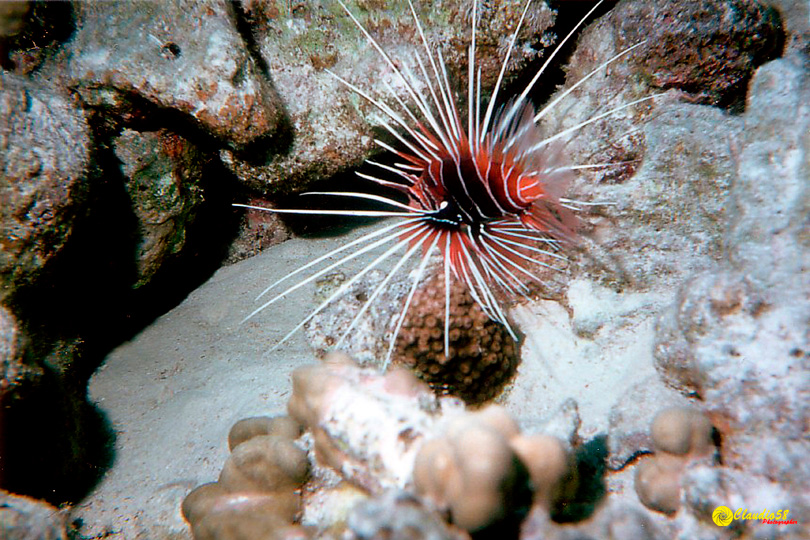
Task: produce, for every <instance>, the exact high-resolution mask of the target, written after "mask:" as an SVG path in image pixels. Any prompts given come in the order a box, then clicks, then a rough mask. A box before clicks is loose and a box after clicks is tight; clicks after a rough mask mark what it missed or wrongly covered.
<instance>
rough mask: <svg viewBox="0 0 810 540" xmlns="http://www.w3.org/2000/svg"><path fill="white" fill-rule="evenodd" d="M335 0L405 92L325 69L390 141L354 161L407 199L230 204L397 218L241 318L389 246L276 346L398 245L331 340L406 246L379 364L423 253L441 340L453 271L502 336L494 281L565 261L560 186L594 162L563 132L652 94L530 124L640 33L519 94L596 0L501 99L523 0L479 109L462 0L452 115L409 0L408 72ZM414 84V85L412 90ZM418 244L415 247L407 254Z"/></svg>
mask: <svg viewBox="0 0 810 540" xmlns="http://www.w3.org/2000/svg"><path fill="white" fill-rule="evenodd" d="M336 1H337V2H338V3H339V4H340V5H341V7H342V8H343V10H344V11H345V12H346V13H347V15H348V16H349V17H350V18H351V20H352V21H353V22H354V23H355V25H357V27H358V28H359V29H360V31H361V32H362V33H363V35H364V36H365V38H366V39H367V40H368V42H369V44H370V45H371V46H372V47H373V48H374V49H375V50H376V51H377V52H378V53H379V55H380V58H381V59H382V60H383V61H384V62H385V63H386V64H387V65H388V67H389V68H390V69H391V70H392V71H393V72H394V73H395V74H396V76H398V77H399V78H400V80H401V81H402V83H403V86H404V88H405V92H406V94H407V101H406V100H403V99H402V98H401V97H400V96H399V95H398V94H397V93H396V92H395V91H394V89H393V88H392V87H391V86H390V85H386V88H387V91H388V92H389V94H390V96H389V97H390V98H391V100H393V101H394V102H396V104H397V107H396V108H393V107H391V106H389V105H388V104H387V103H386V102H385V101H382V100H381V99H378V98H376V97H374V96H372V95H371V94H369V93H367V92H365V91H364V90H362V89H361V88H359V87H358V86H356V85H354V84H352V83H351V82H349V81H347V80H345V79H344V78H342V77H340V76H339V75H337V74H335V73H333V72H331V71H329V73H330V74H331V75H333V76H334V77H335V78H336V79H337V80H338V81H340V82H341V83H342V84H343V85H345V86H346V87H347V88H349V89H351V90H352V91H353V92H355V93H356V94H358V95H359V96H361V97H362V98H364V99H366V100H367V101H368V102H370V103H371V104H372V105H373V106H375V107H376V108H377V109H379V110H380V111H381V112H382V113H383V114H384V115H385V117H386V118H387V119H388V120H387V121H385V122H383V124H382V125H383V127H384V128H385V129H386V130H387V131H388V132H389V133H390V134H391V135H392V136H393V137H394V139H396V141H397V146H398V147H397V148H395V147H393V146H391V145H388V144H387V143H385V142H383V141H380V140H376V141H375V142H376V143H377V144H378V145H379V146H381V147H383V148H384V149H386V150H388V151H389V152H391V153H392V154H394V155H395V156H396V157H397V158H398V159H399V160H398V161H395V162H394V163H393V165H387V164H383V163H378V162H374V161H371V160H369V161H368V163H370V164H371V165H373V166H375V167H377V168H378V169H380V170H381V171H382V173H385V175H386V177H385V178H384V177H381V176H380V177H378V176H374V175H369V174H364V173H360V172H358V173H357V174H358V176H360V177H362V178H365V179H367V180H370V181H372V182H375V183H377V184H379V185H382V186H384V187H387V188H391V189H394V190H396V191H399V192H400V193H404V194H405V195H407V198H408V204H404V203H401V202H399V201H396V200H394V199H391V198H388V197H382V196H379V195H373V194H369V193H357V192H319V193H318V194H321V195H333V196H340V197H350V198H356V199H367V200H372V201H376V202H379V203H383V204H385V205H387V206H389V207H390V208H392V210H389V211H382V210H302V209H280V208H263V207H254V206H249V205H242V204H237V205H235V206H241V207H245V208H252V209H257V210H264V211H268V212H276V213H292V214H316V215H317V214H320V215H324V214H336V215H346V216H367V217H395V218H398V220H397V221H396V222H395V223H393V224H387V225H385V226H384V227H382V228H381V229H378V230H376V231H374V232H372V233H369V234H366V235H365V236H363V237H361V238H358V239H357V240H354V241H352V242H349V243H347V244H346V245H343V246H341V247H339V248H337V249H335V250H333V251H331V252H329V253H326V254H324V255H323V256H321V257H318V258H316V259H315V260H313V261H311V262H309V263H307V264H305V265H304V266H302V267H301V268H299V269H298V270H296V271H294V272H292V273H291V274H289V275H287V276H286V277H284V278H283V279H281V280H279V281H278V282H276V283H273V284H272V285H270V286H269V287H268V288H267V289H265V290H264V291H263V292H262V294H261V295H259V298H263V297H264V296H265V295H267V294H268V293H269V292H270V291H271V290H273V289H275V288H276V287H277V286H278V285H280V284H281V283H282V282H284V281H286V280H287V279H290V278H292V277H293V276H298V275H300V274H302V273H303V272H306V271H313V270H314V269H315V268H316V267H317V266H318V265H320V264H322V263H325V262H326V261H328V260H330V259H331V258H333V257H335V256H337V255H339V254H341V253H344V252H347V253H348V254H346V255H343V256H342V257H340V258H339V259H338V260H337V261H336V262H333V263H330V264H327V265H326V266H325V267H324V268H321V269H319V270H317V271H314V272H313V273H312V274H311V275H309V276H308V277H306V278H304V279H301V280H300V281H298V282H297V283H296V284H294V285H291V286H289V287H288V288H286V289H285V290H283V291H282V292H280V293H278V294H276V295H275V296H274V297H272V298H271V299H270V300H267V301H266V302H264V303H263V304H262V305H261V306H259V307H258V308H256V309H255V310H254V311H253V312H252V313H250V315H248V316H247V317H246V318H245V320H247V319H249V318H251V317H253V316H254V315H256V314H257V313H259V312H260V311H262V310H264V309H265V308H267V307H268V306H270V305H272V304H273V303H275V302H277V301H278V300H280V299H282V298H284V297H285V296H287V295H288V294H290V293H292V292H293V291H295V290H297V289H299V288H300V287H302V286H304V285H306V284H308V283H311V282H312V281H314V280H316V279H318V278H320V277H321V276H323V275H324V274H326V273H327V272H330V271H333V270H334V269H335V268H337V267H339V266H341V265H342V264H344V263H346V262H348V261H350V260H353V259H356V258H358V257H360V256H362V255H365V254H366V253H369V252H371V251H372V250H377V249H380V248H382V247H384V246H390V247H388V248H387V249H386V250H385V251H384V252H383V253H382V254H381V255H379V256H378V257H377V258H375V259H374V260H373V261H372V262H371V263H370V264H368V265H367V266H366V267H365V268H364V269H363V270H362V271H360V272H359V273H358V274H356V275H355V276H353V277H352V278H350V279H348V280H347V281H346V282H345V283H344V284H343V285H342V286H340V287H339V288H338V289H337V290H336V291H335V292H334V293H333V294H332V295H331V296H330V297H329V298H327V299H326V300H325V301H324V302H323V303H321V304H320V305H319V306H318V307H317V308H315V310H313V311H312V312H311V313H310V314H309V315H308V316H307V317H306V318H305V319H304V320H303V321H301V322H300V323H299V324H298V325H297V326H296V327H295V328H293V329H292V330H291V331H290V332H289V333H288V334H287V335H286V336H284V337H283V338H282V339H281V340H280V342H279V343H278V344H277V345H276V347H278V346H279V345H281V344H282V343H284V342H286V341H287V340H288V339H289V338H290V337H291V336H292V335H293V334H294V333H295V332H297V331H298V330H299V329H301V328H302V327H303V326H304V325H306V324H307V323H308V322H309V321H310V320H312V318H313V317H315V316H316V315H317V314H318V313H320V312H321V311H323V310H324V309H325V308H326V307H327V306H328V305H329V304H331V303H332V302H333V301H334V300H336V299H337V298H339V297H340V296H342V295H343V294H344V293H346V292H347V291H348V290H349V289H350V287H352V286H353V285H354V284H355V283H356V282H357V281H358V280H360V279H361V278H362V277H363V276H364V275H366V274H367V273H368V272H370V271H371V270H373V269H374V268H377V267H379V266H380V265H381V264H382V263H383V262H384V261H386V260H388V259H389V258H391V257H392V256H393V255H394V254H395V253H397V252H400V251H402V250H404V251H405V253H404V255H401V256H400V258H399V260H398V261H397V262H396V263H395V264H394V266H393V269H392V270H390V272H389V273H388V274H387V275H386V277H385V278H384V279H383V280H382V282H381V283H380V284H379V285H378V286H377V287H376V288H375V290H374V292H373V293H371V294H370V295H369V297H368V299H367V300H366V303H365V304H364V306H363V307H362V308H361V310H360V312H359V313H358V314H357V315H356V316H355V318H354V320H353V321H352V323H351V324H350V325H349V328H348V329H347V330H346V331H345V333H344V335H343V337H342V338H341V339H340V340H339V341H338V342H337V344H336V345H335V347H340V346H341V344H342V343H343V341H344V339H345V337H346V336H347V335H349V334H350V332H351V331H352V330H353V329H354V328H355V326H356V324H357V323H358V321H359V320H360V318H361V317H362V316H363V314H364V313H365V312H366V311H367V310H368V308H369V306H370V305H371V304H372V302H374V300H375V299H376V298H377V297H378V296H379V295H380V294H381V292H382V291H384V290H385V288H386V287H387V286H388V284H389V283H390V282H391V280H392V279H393V278H394V276H395V275H397V273H398V272H399V271H400V270H401V269H402V268H403V267H404V266H405V265H406V264H407V263H408V262H409V261H411V260H412V259H414V257H415V256H416V258H417V259H418V260H419V262H418V264H417V268H416V271H415V272H413V273H412V274H411V276H412V281H413V282H412V284H411V285H410V288H409V291H408V294H407V296H406V299H405V302H404V305H403V308H402V310H401V312H400V314H399V316H398V320H397V324H396V328H395V330H394V332H393V335H392V337H391V340H390V343H389V347H388V355H387V357H386V359H385V362H384V367H385V366H387V365H388V362H389V361H390V358H391V354H392V352H393V349H394V344H395V342H396V338H397V335H398V334H399V331H400V329H401V328H402V324H403V321H404V320H405V316H406V314H407V312H408V309H409V307H410V304H411V301H412V299H413V297H414V294H415V292H416V290H417V288H418V286H419V284H420V282H421V281H422V279H423V277H424V276H425V274H426V270H427V267H428V260H429V259H430V258H431V256H432V254H433V253H434V252H439V253H440V254H441V256H442V260H443V271H444V272H443V273H444V289H445V317H444V323H445V328H444V350H445V354H446V353H447V351H448V349H449V343H448V335H449V324H450V289H451V280H459V281H461V282H462V283H463V284H464V285H465V286H466V288H467V290H468V291H469V293H470V295H471V296H472V298H473V299H474V300H475V302H476V303H477V304H478V305H479V306H480V307H481V309H482V310H483V311H484V312H485V313H486V314H487V315H488V316H489V317H490V318H491V319H493V320H495V321H497V322H499V323H501V324H503V325H504V326H505V327H506V329H507V330H508V332H509V333H510V334H511V335H512V337H513V338H515V339H517V337H516V333H515V332H514V331H513V329H512V328H511V326H510V324H509V321H508V320H507V317H506V314H505V311H504V309H503V308H502V306H501V305H500V303H499V301H498V299H497V295H496V292H502V293H506V294H507V295H511V296H512V297H515V296H527V294H528V293H529V290H530V289H529V286H528V285H527V284H528V283H531V282H536V283H539V284H541V285H542V284H543V279H541V277H539V276H538V272H540V273H542V272H541V271H542V270H543V269H552V270H561V269H562V268H561V267H560V266H558V265H557V264H555V262H559V263H561V264H564V263H565V261H566V260H567V259H566V257H565V255H563V254H562V253H561V248H562V245H564V244H571V243H575V242H576V229H577V221H578V219H577V217H576V214H575V212H576V211H578V210H579V209H580V207H579V205H578V204H577V203H576V201H571V200H569V199H564V198H562V197H561V193H562V192H563V191H564V189H565V186H566V185H567V183H568V181H569V180H570V179H571V177H572V176H573V175H574V174H575V172H576V170H578V169H582V168H588V167H594V166H600V165H580V166H574V165H572V164H570V163H568V162H567V161H566V159H565V157H564V156H563V152H562V147H563V146H564V142H565V139H566V137H568V136H570V135H571V134H573V133H575V132H577V131H578V130H580V129H581V128H583V127H584V126H587V125H589V124H591V123H593V122H596V121H599V120H601V119H602V118H605V117H607V116H609V115H612V114H615V113H617V112H619V111H621V110H623V109H626V108H628V107H631V106H633V105H635V104H637V103H640V102H643V101H646V100H649V99H653V98H655V97H656V96H655V95H653V96H648V97H644V98H641V99H638V100H635V101H632V102H630V103H626V104H624V105H622V106H620V107H617V108H614V109H611V110H609V111H606V112H603V113H601V114H598V115H595V116H593V117H591V118H589V119H588V120H586V121H584V122H581V123H579V124H577V125H575V126H572V127H570V128H567V129H565V130H563V131H561V132H559V133H556V134H554V135H552V136H549V137H544V136H543V135H542V133H541V130H540V129H539V128H538V127H537V123H538V121H539V120H540V119H541V118H542V117H543V116H544V115H545V114H546V112H547V111H549V110H550V109H551V108H552V107H554V106H555V105H556V104H557V103H558V102H559V101H560V100H562V99H565V98H566V97H567V96H568V95H569V94H570V93H571V92H572V91H573V90H575V89H576V88H577V87H578V86H580V85H581V84H582V83H584V82H585V81H586V80H587V79H589V78H590V77H592V76H593V75H595V74H596V73H598V72H600V71H601V70H603V69H605V68H606V67H607V66H608V65H609V64H611V63H613V62H615V61H616V60H618V59H620V58H622V57H624V56H625V55H627V54H629V53H630V52H631V51H633V50H634V49H635V48H636V47H639V46H640V45H642V44H643V42H641V43H637V44H636V45H634V46H632V47H629V48H628V49H625V50H624V51H622V52H620V53H619V54H617V55H616V56H614V57H613V58H611V59H609V60H608V61H606V62H604V63H603V64H601V65H600V66H598V67H597V68H596V69H594V70H593V71H592V72H590V73H589V74H587V75H586V76H585V77H583V78H582V79H580V80H579V81H578V82H577V83H575V84H574V85H572V86H571V87H569V88H568V89H567V90H566V91H565V92H563V93H562V94H560V95H559V96H558V97H557V98H556V99H555V100H554V101H552V102H551V103H549V104H548V105H546V106H545V107H544V108H543V109H541V110H540V111H539V112H537V111H535V109H534V106H533V105H532V103H531V102H530V101H529V99H528V96H529V94H530V92H531V90H532V88H533V87H534V85H535V84H536V82H537V81H538V79H539V78H540V76H541V75H542V74H543V73H544V71H545V70H546V68H547V67H548V65H549V64H550V62H551V61H552V60H553V59H554V57H555V56H556V55H557V53H558V52H559V51H560V50H561V48H562V47H563V46H564V45H565V43H566V42H567V41H568V40H569V39H570V38H571V37H572V36H573V35H575V33H576V32H577V30H578V29H579V28H580V26H582V25H583V24H584V22H585V21H586V20H587V19H588V18H589V17H590V16H591V15H592V14H593V12H594V11H595V10H597V9H598V8H599V6H600V5H601V4H602V1H600V2H598V3H597V4H596V5H595V6H594V7H593V8H592V9H591V10H590V11H588V13H587V14H585V16H584V17H582V19H581V20H580V21H579V23H578V24H577V25H576V26H575V27H574V28H573V29H572V30H571V31H570V32H569V33H568V34H567V35H566V36H565V38H564V39H563V40H562V41H561V42H560V43H559V44H558V45H557V46H556V48H555V49H554V50H553V51H552V53H551V54H550V55H549V57H548V58H547V59H546V60H545V62H544V63H543V65H542V66H541V67H540V69H539V70H538V71H537V73H536V74H535V75H534V77H533V78H532V80H531V81H530V82H529V84H528V85H527V86H526V88H525V89H524V90H523V92H521V93H520V94H519V95H518V96H516V97H514V98H512V99H509V100H506V101H503V102H500V101H499V92H500V90H501V86H502V83H503V78H504V74H505V72H506V68H507V65H508V63H509V59H510V57H511V54H512V51H513V50H514V48H515V43H516V41H517V37H518V34H519V32H520V29H521V27H522V25H523V22H524V19H525V17H526V13H527V12H528V10H529V7H530V5H531V0H528V1H527V2H526V5H525V7H524V9H523V11H522V14H521V17H520V21H519V22H518V25H517V27H516V29H515V32H514V34H513V35H512V37H511V41H510V44H509V48H508V50H507V52H506V54H505V56H504V59H503V62H502V64H501V69H500V72H499V75H498V79H497V82H496V84H495V88H494V90H493V92H492V95H491V97H490V99H489V102H488V104H487V106H486V108H483V107H482V103H481V101H482V100H481V72H480V68H479V69H476V67H475V66H476V63H475V55H476V26H477V23H478V0H473V9H472V24H471V29H470V32H471V43H470V47H469V49H468V55H469V62H468V66H469V68H468V77H467V79H468V80H467V104H468V107H467V110H466V111H465V112H466V119H465V120H466V121H465V120H462V117H461V114H460V113H459V110H458V108H457V106H456V103H455V99H454V93H453V91H452V89H451V87H450V82H449V79H448V76H447V69H446V67H445V64H444V60H443V58H442V55H441V50H440V49H439V50H438V51H437V52H436V53H435V54H434V53H433V52H432V50H431V48H430V46H429V45H428V41H427V38H426V37H425V33H424V31H423V28H422V25H421V23H420V21H419V17H418V16H417V14H416V10H415V9H414V6H413V3H412V2H411V0H408V4H409V6H410V11H411V14H412V16H413V20H414V23H415V26H416V28H417V30H418V34H419V37H420V40H421V45H422V49H423V50H422V51H421V53H419V51H416V52H415V58H416V62H417V64H418V67H419V74H420V76H421V78H420V79H418V80H417V79H416V76H415V75H414V74H413V72H412V71H411V70H404V69H403V68H400V67H399V65H398V63H397V62H395V61H394V60H393V59H392V58H391V57H390V56H389V55H388V53H387V52H386V51H385V50H384V49H383V48H382V47H381V46H380V45H379V43H378V42H377V41H376V40H375V39H374V37H373V36H372V35H371V34H370V33H369V32H368V30H367V29H366V28H365V27H364V26H363V25H362V24H361V23H360V21H359V20H358V19H357V18H356V17H355V16H354V14H353V13H352V12H351V11H350V10H349V9H348V8H347V7H346V5H345V4H344V3H343V2H342V1H341V0H336ZM423 56H424V58H423ZM327 71H328V70H327ZM417 88H422V89H425V90H422V91H420V90H417ZM425 93H426V94H427V95H425ZM418 253H419V254H420V255H417V254H418Z"/></svg>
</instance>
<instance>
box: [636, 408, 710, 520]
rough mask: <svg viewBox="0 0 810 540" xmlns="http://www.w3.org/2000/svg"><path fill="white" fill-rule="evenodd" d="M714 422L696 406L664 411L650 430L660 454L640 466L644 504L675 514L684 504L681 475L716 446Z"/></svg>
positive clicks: (638, 478)
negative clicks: (688, 466)
mask: <svg viewBox="0 0 810 540" xmlns="http://www.w3.org/2000/svg"><path fill="white" fill-rule="evenodd" d="M713 431H714V428H713V427H712V424H711V422H710V421H709V419H708V418H706V416H705V415H704V414H703V413H702V412H700V411H698V410H696V409H693V408H687V407H672V408H669V409H664V410H662V411H660V412H659V413H658V414H657V415H656V416H655V419H654V420H653V422H652V427H651V429H650V432H651V435H652V439H653V445H654V447H655V450H656V453H655V455H654V456H653V457H652V458H650V459H646V460H644V461H642V462H641V463H639V465H638V467H637V468H636V493H638V497H639V499H640V500H641V502H642V503H643V504H644V506H646V507H648V508H650V509H652V510H656V511H658V512H663V513H664V514H674V513H675V512H677V511H678V509H679V508H680V506H681V475H682V474H683V472H684V470H685V468H686V465H687V464H688V463H689V462H690V461H692V460H693V459H699V458H701V457H705V456H707V455H709V454H710V452H711V450H712V449H713V448H714V443H713V438H712V436H713Z"/></svg>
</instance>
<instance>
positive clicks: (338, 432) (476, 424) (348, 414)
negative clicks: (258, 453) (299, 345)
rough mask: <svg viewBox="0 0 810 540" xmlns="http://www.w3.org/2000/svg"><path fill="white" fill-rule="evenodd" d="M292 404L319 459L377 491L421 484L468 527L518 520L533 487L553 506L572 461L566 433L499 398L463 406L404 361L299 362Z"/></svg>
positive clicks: (418, 490)
mask: <svg viewBox="0 0 810 540" xmlns="http://www.w3.org/2000/svg"><path fill="white" fill-rule="evenodd" d="M289 412H290V415H291V416H292V417H293V418H295V419H296V420H298V421H299V422H301V423H302V424H303V425H304V426H306V428H307V429H308V430H309V432H310V433H311V437H312V441H313V443H314V444H313V450H314V457H313V459H314V464H315V466H316V469H317V467H323V466H328V467H330V468H331V469H333V470H334V471H337V472H338V473H339V475H340V476H341V477H342V478H344V479H345V480H348V481H350V482H352V483H354V484H355V485H357V486H359V487H361V488H363V489H365V490H367V491H368V492H369V493H370V494H372V495H374V496H379V495H381V494H382V493H383V492H386V491H388V490H406V491H409V492H411V493H415V494H418V495H420V496H421V498H422V500H423V501H424V502H425V503H427V506H428V508H432V509H434V510H436V511H438V512H439V515H449V516H450V520H451V522H452V523H453V524H454V525H455V526H457V527H460V528H461V529H464V530H467V531H482V530H485V529H487V530H489V528H492V527H496V528H497V527H512V528H515V530H516V527H517V526H518V525H519V523H520V518H521V517H522V515H523V514H525V512H526V511H528V508H529V507H530V506H531V504H532V493H533V494H534V495H533V496H534V503H535V505H537V506H542V507H545V508H548V506H549V504H550V503H551V501H552V499H553V498H554V497H556V495H557V489H558V487H559V485H560V482H561V481H562V480H563V478H564V477H566V475H567V474H568V472H569V470H570V467H571V466H572V462H571V460H570V459H569V454H568V450H567V448H566V446H565V444H564V443H563V441H560V440H559V439H557V438H555V437H552V436H549V435H543V434H535V435H524V434H521V432H520V429H519V427H518V425H517V424H516V423H515V421H514V420H513V419H512V418H511V416H510V415H509V414H508V413H507V412H506V411H505V410H504V409H502V408H500V407H497V406H489V407H486V408H484V409H481V410H480V411H477V412H466V411H465V410H464V407H463V406H462V405H461V404H460V403H458V402H457V401H455V400H453V399H450V398H443V399H441V400H437V398H436V397H435V396H434V395H433V394H432V393H431V392H430V390H429V388H428V387H427V385H425V383H423V382H421V381H419V380H418V379H417V378H416V377H415V376H414V375H413V374H412V373H410V372H409V371H407V370H405V369H402V368H393V369H391V370H390V371H388V373H386V374H385V375H381V374H379V373H377V372H375V371H374V370H371V369H369V368H361V367H359V366H357V365H356V364H354V362H353V361H352V360H351V359H350V358H349V357H348V356H346V355H343V354H340V353H332V354H330V355H329V356H327V357H326V359H325V361H324V363H322V364H319V365H314V366H308V367H302V368H299V369H297V370H296V371H295V372H294V374H293V395H292V397H291V398H290V403H289ZM316 476H317V475H316ZM311 488H314V486H312V487H311ZM357 519H359V518H357Z"/></svg>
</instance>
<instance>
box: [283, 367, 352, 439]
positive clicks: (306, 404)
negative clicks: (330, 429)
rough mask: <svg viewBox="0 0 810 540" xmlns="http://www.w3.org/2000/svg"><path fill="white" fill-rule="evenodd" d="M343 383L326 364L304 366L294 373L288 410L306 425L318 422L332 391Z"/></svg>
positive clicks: (309, 426)
mask: <svg viewBox="0 0 810 540" xmlns="http://www.w3.org/2000/svg"><path fill="white" fill-rule="evenodd" d="M341 384H343V379H341V378H340V377H338V376H336V375H335V374H334V373H333V372H332V371H331V369H330V368H329V367H328V366H327V365H326V364H317V365H311V366H302V367H299V368H297V369H295V371H293V373H292V386H293V391H292V396H291V397H290V401H289V402H288V403H287V412H289V413H290V416H291V417H292V418H293V419H295V420H296V421H298V422H300V423H301V424H303V425H304V426H305V427H308V428H312V427H315V426H316V425H317V424H318V417H319V416H320V414H321V410H322V409H323V404H324V403H325V402H326V401H327V400H328V397H329V395H330V393H331V392H332V391H333V390H334V389H335V388H337V387H339V386H340V385H341Z"/></svg>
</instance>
